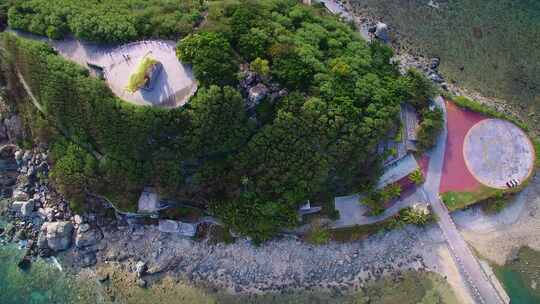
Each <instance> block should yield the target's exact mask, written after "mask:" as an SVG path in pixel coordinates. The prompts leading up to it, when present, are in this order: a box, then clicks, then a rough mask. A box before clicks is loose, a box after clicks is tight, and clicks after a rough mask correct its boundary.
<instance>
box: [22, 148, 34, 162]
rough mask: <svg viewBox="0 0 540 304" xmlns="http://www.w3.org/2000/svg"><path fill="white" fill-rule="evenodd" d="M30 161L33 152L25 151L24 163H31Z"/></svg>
mask: <svg viewBox="0 0 540 304" xmlns="http://www.w3.org/2000/svg"><path fill="white" fill-rule="evenodd" d="M30 159H32V152H31V151H29V150H27V151H24V154H23V157H22V161H23V162H27V161H29V160H30Z"/></svg>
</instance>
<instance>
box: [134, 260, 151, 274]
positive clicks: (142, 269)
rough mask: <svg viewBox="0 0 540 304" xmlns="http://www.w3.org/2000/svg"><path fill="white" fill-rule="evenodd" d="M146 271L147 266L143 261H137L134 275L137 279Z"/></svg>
mask: <svg viewBox="0 0 540 304" xmlns="http://www.w3.org/2000/svg"><path fill="white" fill-rule="evenodd" d="M147 270H148V266H147V265H146V263H145V262H143V261H138V262H137V264H136V265H135V273H136V274H137V277H139V278H140V277H142V276H143V275H144V274H145V273H146V271H147Z"/></svg>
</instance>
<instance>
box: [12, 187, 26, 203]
mask: <svg viewBox="0 0 540 304" xmlns="http://www.w3.org/2000/svg"><path fill="white" fill-rule="evenodd" d="M12 198H13V200H15V201H26V200H28V199H29V196H28V193H26V192H24V191H22V190H20V189H17V190H15V191H13V195H12Z"/></svg>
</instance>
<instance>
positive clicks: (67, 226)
mask: <svg viewBox="0 0 540 304" xmlns="http://www.w3.org/2000/svg"><path fill="white" fill-rule="evenodd" d="M42 229H44V231H46V239H47V247H49V248H50V249H51V250H54V251H62V250H66V249H68V248H69V247H70V246H71V239H72V236H73V224H71V223H70V222H47V223H45V224H43V226H42Z"/></svg>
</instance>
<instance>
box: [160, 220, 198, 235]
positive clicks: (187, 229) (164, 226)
mask: <svg viewBox="0 0 540 304" xmlns="http://www.w3.org/2000/svg"><path fill="white" fill-rule="evenodd" d="M158 230H159V231H161V232H164V233H176V234H180V235H182V236H186V237H194V236H195V233H196V232H197V225H196V224H190V223H184V222H180V221H173V220H159V224H158Z"/></svg>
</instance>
